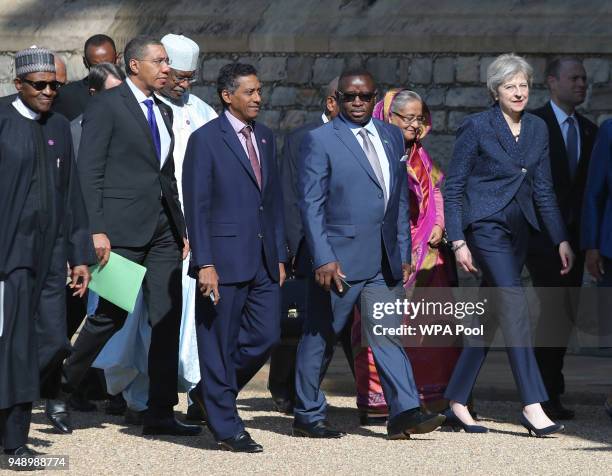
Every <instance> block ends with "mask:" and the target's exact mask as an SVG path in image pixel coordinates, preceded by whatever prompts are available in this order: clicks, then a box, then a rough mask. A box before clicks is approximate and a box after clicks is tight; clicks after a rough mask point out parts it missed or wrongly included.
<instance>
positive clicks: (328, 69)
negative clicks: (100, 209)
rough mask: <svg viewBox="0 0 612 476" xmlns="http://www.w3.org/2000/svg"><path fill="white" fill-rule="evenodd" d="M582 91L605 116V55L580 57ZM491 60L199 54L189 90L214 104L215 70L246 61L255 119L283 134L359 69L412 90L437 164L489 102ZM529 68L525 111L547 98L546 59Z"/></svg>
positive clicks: (609, 60) (608, 108)
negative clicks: (333, 83) (253, 81)
mask: <svg viewBox="0 0 612 476" xmlns="http://www.w3.org/2000/svg"><path fill="white" fill-rule="evenodd" d="M581 56H582V57H583V58H584V65H585V68H586V70H587V75H588V80H589V89H588V95H587V100H586V101H585V103H584V104H583V106H582V107H581V111H582V112H584V113H585V114H586V115H587V116H588V117H590V118H591V119H592V120H593V121H595V122H596V123H600V122H601V121H603V120H604V119H606V118H608V117H612V88H611V87H610V77H611V76H610V75H611V69H612V55H605V56H604V55H598V56H591V55H581ZM494 58H495V56H493V55H490V54H489V55H477V54H472V55H463V54H461V55H458V54H429V55H418V54H401V55H381V54H361V55H354V54H335V55H329V54H327V55H322V54H319V55H317V54H299V55H297V54H289V55H287V54H265V55H255V54H251V55H227V54H224V55H222V54H206V55H204V56H203V58H202V63H201V64H202V66H201V78H202V82H201V83H200V84H198V85H197V86H196V87H194V93H195V94H197V95H198V96H200V97H201V98H203V99H204V100H206V101H207V102H209V103H210V104H212V105H214V106H215V107H217V108H218V107H219V100H218V97H217V92H216V89H215V78H216V75H217V72H218V71H219V68H220V67H221V66H223V65H224V64H227V63H229V62H232V61H241V62H246V63H251V64H253V65H254V66H255V67H256V68H257V69H258V71H259V76H260V78H261V80H262V81H263V85H264V101H265V109H264V110H263V111H262V112H261V120H262V121H263V122H264V123H266V124H267V125H268V126H269V127H271V128H272V129H274V130H275V131H278V132H279V135H280V136H282V135H283V134H285V133H286V132H287V131H290V130H292V129H294V128H296V127H298V126H300V125H302V124H304V123H305V122H308V121H312V120H316V118H318V117H319V116H320V115H321V111H322V100H323V90H324V88H325V85H326V84H327V83H328V82H329V81H330V80H331V79H332V78H333V77H334V76H336V75H338V74H339V73H340V71H341V70H342V69H343V68H344V67H345V66H347V65H355V64H362V65H364V66H366V67H367V68H368V69H369V70H370V71H372V73H373V74H374V75H375V77H376V80H377V81H378V83H379V91H385V90H387V89H388V88H391V87H397V86H404V87H409V88H411V89H414V90H415V91H416V92H418V93H419V94H420V95H421V96H422V97H423V98H424V99H425V101H426V102H427V104H428V106H429V107H430V109H431V112H432V121H433V130H432V133H431V134H430V136H429V137H428V139H427V147H428V149H429V150H430V152H431V153H432V156H433V157H434V159H435V160H437V161H438V162H439V163H440V164H441V165H442V166H445V165H446V164H447V163H448V160H449V159H450V155H451V152H452V145H453V141H454V134H455V131H456V129H457V127H458V126H459V124H460V123H461V121H462V119H463V118H464V117H465V116H466V115H467V114H469V113H471V112H477V111H481V110H483V109H484V108H486V107H487V106H488V105H489V104H491V101H490V99H489V95H488V93H487V90H486V85H485V82H486V69H487V67H488V65H489V64H490V63H491V61H492V60H493V59H494ZM527 59H528V60H529V62H530V64H531V65H532V66H533V67H534V70H535V74H534V86H533V89H532V91H531V95H530V102H529V107H530V108H535V107H539V106H541V105H543V104H544V103H545V102H546V101H547V100H548V91H547V90H546V88H545V86H544V85H543V76H544V68H545V65H546V60H547V57H546V55H537V56H533V55H531V56H527Z"/></svg>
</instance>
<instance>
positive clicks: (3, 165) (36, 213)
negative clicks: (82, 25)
mask: <svg viewBox="0 0 612 476" xmlns="http://www.w3.org/2000/svg"><path fill="white" fill-rule="evenodd" d="M15 72H16V74H17V78H16V79H15V87H16V88H17V91H18V97H17V98H16V99H15V101H14V102H13V103H12V104H11V105H9V106H0V157H1V159H0V203H2V211H1V212H0V445H1V446H2V447H3V449H4V453H5V454H8V455H18V456H28V455H31V454H32V451H31V450H30V449H29V448H28V447H27V445H26V443H27V438H28V431H29V426H30V419H31V412H32V402H33V401H34V400H37V399H38V398H39V393H40V392H39V391H40V384H39V378H40V376H41V375H44V374H45V372H46V370H47V368H48V367H49V366H55V365H57V362H61V360H63V359H64V357H65V356H66V354H67V353H68V351H69V349H70V344H69V342H68V339H67V331H66V314H65V310H66V309H65V292H66V290H65V286H66V263H69V265H70V266H71V270H70V274H71V278H72V279H71V286H70V287H71V288H72V289H71V292H73V293H74V294H75V295H79V296H83V294H84V293H85V291H86V289H87V284H88V282H89V278H90V274H89V269H88V267H87V265H89V264H93V263H94V262H95V256H94V254H93V247H92V245H91V238H90V236H89V230H88V224H87V214H86V211H85V205H84V203H83V196H82V195H81V189H80V185H79V178H78V175H77V174H76V168H75V167H74V158H73V154H72V140H71V136H70V124H69V123H68V121H67V120H66V119H65V118H64V117H63V116H61V115H60V114H54V113H52V112H50V109H51V104H52V103H53V99H54V98H55V96H56V94H57V90H58V88H59V82H58V81H57V79H56V74H55V73H56V71H55V65H54V55H53V53H52V52H51V51H49V50H47V49H44V48H37V47H32V48H29V49H27V50H23V51H20V52H18V53H17V54H16V55H15Z"/></svg>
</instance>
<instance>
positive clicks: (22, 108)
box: [13, 96, 40, 121]
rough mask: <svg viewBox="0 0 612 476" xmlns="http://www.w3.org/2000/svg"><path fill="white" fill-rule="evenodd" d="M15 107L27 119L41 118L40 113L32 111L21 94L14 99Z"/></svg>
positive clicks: (35, 119)
mask: <svg viewBox="0 0 612 476" xmlns="http://www.w3.org/2000/svg"><path fill="white" fill-rule="evenodd" d="M13 107H14V108H15V109H17V112H18V113H19V114H21V115H22V116H23V117H25V118H26V119H31V120H33V121H37V120H38V119H40V113H38V112H34V111H32V109H30V108H29V107H28V106H26V105H25V103H24V102H23V101H22V100H21V98H20V97H19V96H17V97H16V98H15V100H14V101H13Z"/></svg>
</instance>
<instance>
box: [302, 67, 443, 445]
mask: <svg viewBox="0 0 612 476" xmlns="http://www.w3.org/2000/svg"><path fill="white" fill-rule="evenodd" d="M336 97H337V100H338V102H339V105H340V115H339V116H338V117H336V118H335V119H334V120H333V121H330V122H329V123H327V124H325V125H323V126H321V127H319V128H317V129H314V130H313V131H311V132H309V133H308V134H307V135H306V137H305V139H304V141H303V142H302V146H301V150H300V163H299V173H298V194H299V202H300V212H301V215H302V222H303V225H304V232H305V236H306V243H307V244H308V248H309V251H310V254H311V256H312V261H313V268H314V270H315V281H316V283H315V284H314V285H316V284H318V285H320V286H322V287H323V288H324V289H325V290H326V291H328V292H329V293H330V295H329V298H328V299H331V313H330V312H329V310H328V309H329V308H328V307H327V306H325V305H321V306H318V304H319V303H318V302H316V296H317V294H313V298H312V299H313V301H315V302H311V303H310V304H311V305H312V306H313V308H315V312H313V313H309V314H308V316H307V318H306V323H305V329H304V334H303V336H302V338H301V340H300V344H299V347H298V356H297V368H296V395H297V398H296V405H295V420H294V423H293V435H294V436H306V437H311V438H339V437H341V436H343V435H344V433H342V432H340V431H337V430H334V429H332V428H330V427H329V426H328V425H327V423H326V421H325V420H326V407H327V403H326V401H325V396H324V395H323V392H321V390H320V383H321V380H322V379H323V377H324V375H325V371H326V369H327V366H328V365H329V362H330V361H331V357H332V355H333V349H334V343H335V340H336V338H337V336H338V334H339V333H340V331H341V330H342V329H343V328H344V326H345V325H346V323H347V321H348V320H349V319H350V317H351V315H352V313H353V308H354V306H355V304H359V301H360V297H362V294H363V296H364V297H366V296H370V297H373V299H374V300H382V301H385V302H386V301H394V300H395V299H396V298H397V297H401V296H402V295H403V288H402V286H401V284H402V279H404V280H406V279H407V278H408V275H409V272H410V249H411V247H410V226H409V222H408V191H407V182H406V172H405V164H404V163H402V162H401V160H400V158H401V157H402V155H403V153H404V143H403V138H402V134H401V132H400V130H399V129H397V128H396V127H394V126H390V125H388V124H385V123H383V122H381V121H377V120H375V119H372V111H373V109H374V103H375V100H376V86H375V83H374V79H373V77H372V75H371V74H370V73H369V72H368V71H366V70H352V71H345V72H344V73H342V75H341V76H340V79H339V82H338V91H337V92H336ZM313 283H314V282H313ZM321 300H323V299H321ZM365 301H368V299H365ZM317 308H318V310H317ZM370 308H371V306H369V305H362V306H361V314H362V318H363V325H364V334H365V335H367V336H368V340H369V342H368V343H369V345H370V346H371V348H372V351H373V353H374V360H375V362H376V367H377V369H378V372H379V375H380V379H381V384H382V387H383V391H384V394H385V399H386V400H387V403H388V404H389V423H388V427H387V430H388V434H389V438H392V439H404V438H408V437H409V436H410V434H411V433H427V432H430V431H433V430H434V429H435V428H437V427H438V426H440V425H441V424H442V422H443V421H444V417H443V416H441V415H424V414H422V413H421V412H420V410H419V398H418V393H417V389H416V386H415V383H414V377H413V374H412V368H411V366H410V361H409V360H408V357H407V356H406V353H405V352H404V349H403V348H402V346H401V343H400V342H398V341H396V340H394V339H393V338H391V337H388V336H383V337H380V336H375V335H374V333H373V324H374V322H373V320H372V317H371V309H370ZM393 317H397V316H393ZM396 322H398V321H396ZM399 322H401V321H399Z"/></svg>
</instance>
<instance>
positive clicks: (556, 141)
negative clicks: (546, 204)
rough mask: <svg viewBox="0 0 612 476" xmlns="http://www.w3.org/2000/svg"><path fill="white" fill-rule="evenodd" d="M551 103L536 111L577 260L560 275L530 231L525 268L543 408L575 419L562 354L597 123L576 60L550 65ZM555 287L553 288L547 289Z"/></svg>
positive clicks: (539, 236)
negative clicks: (531, 290) (535, 304)
mask: <svg viewBox="0 0 612 476" xmlns="http://www.w3.org/2000/svg"><path fill="white" fill-rule="evenodd" d="M546 82H547V84H548V88H549V90H550V101H549V102H548V103H547V104H546V105H545V106H543V107H541V108H539V109H536V110H535V111H533V113H534V114H536V115H537V116H539V117H541V118H542V119H544V122H546V125H547V126H548V139H549V151H550V167H551V173H552V179H553V186H554V189H555V194H556V196H557V202H558V204H559V209H560V210H561V214H562V216H563V220H564V222H565V225H566V227H567V231H568V233H569V242H570V245H571V247H572V249H573V250H574V251H575V252H576V263H575V265H574V267H573V268H572V270H571V271H570V272H569V273H568V274H566V275H561V274H560V273H559V268H560V264H561V263H560V259H559V253H558V252H557V251H556V247H555V246H554V245H553V243H552V241H551V239H550V238H549V236H548V234H547V233H546V232H536V231H535V230H534V231H533V233H532V236H531V238H530V244H529V254H528V257H527V268H528V269H529V273H530V274H531V278H532V281H533V286H534V287H536V288H541V289H538V290H537V293H538V296H539V298H540V320H539V323H538V329H537V337H536V345H538V342H539V344H540V347H536V349H535V354H536V359H537V361H538V366H539V367H540V371H541V372H542V378H543V380H544V385H545V386H546V390H547V391H548V396H549V400H548V402H546V403H544V404H542V407H543V408H544V410H545V411H546V413H547V414H548V415H549V417H550V418H552V419H559V420H563V419H571V418H573V417H574V412H573V411H572V410H570V409H568V408H565V407H564V406H563V405H562V403H561V395H562V394H563V392H564V389H565V384H564V380H563V372H562V370H563V358H564V356H565V352H566V349H567V342H568V340H569V337H570V334H571V331H572V328H573V325H574V322H575V321H576V313H577V311H578V292H579V289H578V288H580V286H581V285H582V275H583V270H584V253H583V252H581V251H580V222H581V211H582V197H583V195H584V189H585V184H586V177H587V170H588V167H589V160H590V158H591V150H592V149H593V143H594V141H595V136H596V134H597V126H596V125H595V124H593V123H592V122H591V121H589V120H588V119H587V118H586V117H584V116H583V115H581V114H579V113H578V112H576V107H578V106H579V105H580V104H582V103H583V102H584V99H585V97H586V89H587V77H586V72H585V69H584V67H583V65H582V61H581V60H580V59H577V58H571V57H566V58H555V59H554V60H552V61H551V62H550V63H549V64H548V67H547V69H546ZM548 288H555V289H548Z"/></svg>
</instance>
